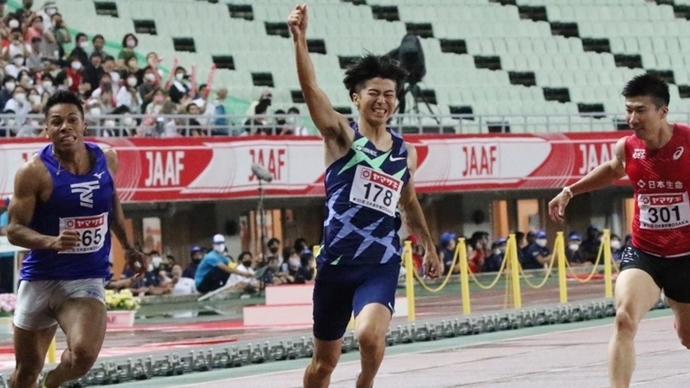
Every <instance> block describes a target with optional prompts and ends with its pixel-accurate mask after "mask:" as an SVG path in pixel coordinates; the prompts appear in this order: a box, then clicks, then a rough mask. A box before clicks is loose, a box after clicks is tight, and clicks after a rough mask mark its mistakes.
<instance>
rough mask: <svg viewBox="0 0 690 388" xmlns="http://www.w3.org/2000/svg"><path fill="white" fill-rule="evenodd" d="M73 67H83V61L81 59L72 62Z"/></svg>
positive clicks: (77, 68)
mask: <svg viewBox="0 0 690 388" xmlns="http://www.w3.org/2000/svg"><path fill="white" fill-rule="evenodd" d="M72 69H74V70H79V69H81V62H79V61H74V62H72Z"/></svg>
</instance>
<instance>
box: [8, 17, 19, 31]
mask: <svg viewBox="0 0 690 388" xmlns="http://www.w3.org/2000/svg"><path fill="white" fill-rule="evenodd" d="M8 25H9V27H10V29H11V30H13V29H15V28H19V22H18V21H17V19H12V20H10V23H9V24H8Z"/></svg>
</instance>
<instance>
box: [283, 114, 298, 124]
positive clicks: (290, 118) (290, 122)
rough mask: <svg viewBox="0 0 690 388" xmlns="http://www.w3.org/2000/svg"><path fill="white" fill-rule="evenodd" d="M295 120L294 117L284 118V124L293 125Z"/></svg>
mask: <svg viewBox="0 0 690 388" xmlns="http://www.w3.org/2000/svg"><path fill="white" fill-rule="evenodd" d="M296 119H297V118H296V117H295V116H288V117H286V118H285V122H286V123H287V124H294V123H295V122H296V121H297V120H296Z"/></svg>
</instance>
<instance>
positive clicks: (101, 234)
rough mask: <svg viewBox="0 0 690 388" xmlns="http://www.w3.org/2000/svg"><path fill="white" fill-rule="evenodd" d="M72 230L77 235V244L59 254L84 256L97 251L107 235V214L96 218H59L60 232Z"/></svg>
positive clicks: (101, 246)
mask: <svg viewBox="0 0 690 388" xmlns="http://www.w3.org/2000/svg"><path fill="white" fill-rule="evenodd" d="M64 230H73V231H75V232H77V233H79V238H80V242H79V244H78V245H77V246H76V247H74V249H71V250H69V251H62V252H60V253H72V254H75V253H76V254H86V253H93V252H97V251H99V250H100V249H101V248H103V245H104V244H105V237H106V234H107V233H108V213H103V214H99V215H96V216H86V217H69V218H60V232H62V231H64Z"/></svg>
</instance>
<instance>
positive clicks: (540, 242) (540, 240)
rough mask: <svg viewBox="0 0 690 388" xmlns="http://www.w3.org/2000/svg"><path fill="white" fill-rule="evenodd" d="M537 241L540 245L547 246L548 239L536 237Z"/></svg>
mask: <svg viewBox="0 0 690 388" xmlns="http://www.w3.org/2000/svg"><path fill="white" fill-rule="evenodd" d="M535 242H536V243H537V245H539V246H540V247H545V246H546V239H545V238H538V239H536V241H535Z"/></svg>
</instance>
